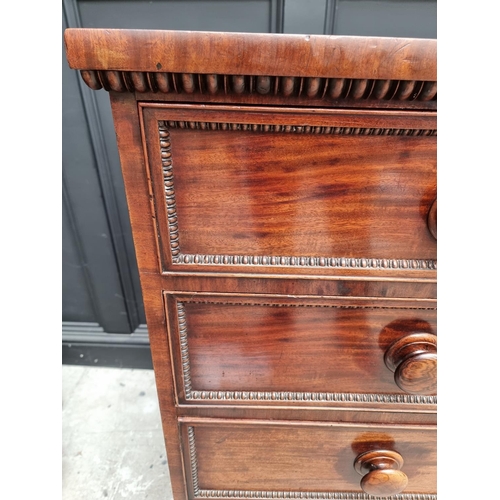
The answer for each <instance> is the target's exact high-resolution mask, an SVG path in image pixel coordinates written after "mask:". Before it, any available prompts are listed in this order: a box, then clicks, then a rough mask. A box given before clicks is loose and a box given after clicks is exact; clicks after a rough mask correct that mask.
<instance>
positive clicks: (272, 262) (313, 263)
mask: <svg viewBox="0 0 500 500" xmlns="http://www.w3.org/2000/svg"><path fill="white" fill-rule="evenodd" d="M169 128H181V129H201V130H246V131H253V132H284V133H306V134H334V135H337V134H341V135H344V134H347V135H405V136H417V135H427V136H435V135H436V130H419V129H381V128H378V129H374V128H370V129H366V128H353V127H314V126H304V127H297V126H291V125H259V124H252V125H249V124H242V123H214V122H184V121H159V122H158V133H159V136H160V156H161V162H162V171H163V184H164V191H165V202H166V204H167V219H168V229H169V237H170V254H171V258H172V264H173V265H182V264H185V265H215V266H221V267H223V266H227V265H229V266H231V265H238V266H253V267H268V266H277V267H287V268H289V267H303V268H318V269H321V268H332V269H338V268H341V269H365V270H417V271H418V270H425V271H427V270H436V269H437V261H435V260H432V259H389V258H388V259H380V258H377V259H374V258H369V257H362V258H351V257H308V256H302V257H290V256H272V255H271V256H267V255H264V256H262V255H261V256H257V255H211V254H209V255H205V254H183V253H182V252H181V249H180V244H179V225H178V220H177V208H176V203H175V188H174V175H173V167H172V151H171V147H172V145H171V141H170V133H169ZM386 132H387V133H386Z"/></svg>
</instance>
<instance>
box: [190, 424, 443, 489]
mask: <svg viewBox="0 0 500 500" xmlns="http://www.w3.org/2000/svg"><path fill="white" fill-rule="evenodd" d="M184 425H186V427H184V432H185V439H184V443H185V444H184V446H185V453H184V456H185V457H186V461H187V462H188V466H187V467H186V468H187V469H188V470H189V471H190V473H191V475H192V480H193V481H192V484H194V486H195V488H196V487H197V489H198V490H199V492H198V495H200V492H201V491H210V490H215V492H217V491H221V492H224V491H225V492H227V493H226V495H227V496H231V495H229V492H230V491H242V492H245V491H256V492H261V491H273V492H284V491H289V492H290V491H291V492H299V491H301V492H304V493H305V492H308V493H309V492H336V491H340V492H344V491H345V492H359V493H362V488H361V486H360V480H361V479H362V478H361V477H360V475H359V473H358V472H357V471H356V469H355V465H354V463H355V460H356V458H357V457H358V456H359V455H361V454H362V453H366V452H377V451H379V450H390V451H397V452H398V453H399V454H400V455H401V456H403V457H404V467H403V469H404V473H405V475H406V476H407V477H408V485H407V486H406V488H404V493H419V494H426V493H432V492H433V491H435V481H436V464H435V460H436V450H435V446H436V432H435V429H433V428H432V427H431V428H427V427H424V426H421V427H411V426H406V427H405V426H390V425H389V426H384V427H378V426H368V425H367V426H363V425H344V424H335V423H328V424H327V423H324V424H319V423H316V424H311V423H304V422H296V421H294V422H278V423H276V422H258V421H240V422H237V421H235V420H233V421H232V422H231V421H221V422H218V421H216V420H213V421H211V422H195V423H189V420H188V419H184V423H183V426H184ZM186 448H187V449H186ZM374 482H375V481H374ZM397 484H399V486H400V487H401V482H399V483H397ZM392 486H393V487H395V485H392ZM383 492H384V491H383V490H382V493H383ZM194 493H195V494H196V491H195V492H194ZM200 496H203V495H200ZM208 496H209V497H213V496H218V495H217V493H216V494H214V493H212V494H209V495H208ZM235 496H236V497H237V498H238V497H240V495H238V494H237V495H235ZM380 496H387V495H385V494H383V495H380Z"/></svg>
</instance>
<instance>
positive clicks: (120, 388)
mask: <svg viewBox="0 0 500 500" xmlns="http://www.w3.org/2000/svg"><path fill="white" fill-rule="evenodd" d="M62 378H63V391H62V396H63V402H62V403H63V416H62V421H63V429H62V443H63V453H62V459H63V460H62V478H63V484H62V493H63V495H62V498H63V500H97V499H101V498H105V499H107V500H118V499H122V498H129V499H134V500H141V499H146V498H147V499H149V500H171V499H172V498H173V497H172V490H171V486H170V478H169V472H168V465H167V457H166V454H165V445H164V442H163V433H162V430H161V421H160V413H159V409H158V401H157V394H156V386H155V381H154V374H153V371H152V370H127V369H119V368H100V367H88V366H72V365H63V368H62Z"/></svg>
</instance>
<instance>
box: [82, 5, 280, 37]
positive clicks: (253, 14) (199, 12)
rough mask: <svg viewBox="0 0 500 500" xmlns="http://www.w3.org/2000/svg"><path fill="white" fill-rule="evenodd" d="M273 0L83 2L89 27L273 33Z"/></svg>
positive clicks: (84, 17)
mask: <svg viewBox="0 0 500 500" xmlns="http://www.w3.org/2000/svg"><path fill="white" fill-rule="evenodd" d="M273 3H274V2H271V1H270V0H238V1H234V0H155V1H150V2H141V1H130V0H129V1H127V0H125V1H124V0H100V1H95V0H91V1H88V0H87V1H79V2H78V5H79V7H80V15H81V19H82V24H83V26H84V27H88V28H130V29H171V30H199V31H241V32H249V33H259V32H260V33H267V32H272V31H274V30H273V27H272V26H271V15H270V14H271V9H272V4H273Z"/></svg>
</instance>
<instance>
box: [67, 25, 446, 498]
mask: <svg viewBox="0 0 500 500" xmlns="http://www.w3.org/2000/svg"><path fill="white" fill-rule="evenodd" d="M65 40H66V45H67V55H68V60H69V63H70V66H71V67H72V68H75V69H79V70H81V75H82V77H83V79H84V80H85V82H86V83H87V85H89V86H90V87H91V88H92V89H95V90H99V89H101V88H104V89H105V90H107V91H109V93H110V98H111V104H112V109H113V115H114V120H115V128H116V133H117V140H118V147H119V152H120V159H121V165H122V170H123V176H124V180H125V186H126V194H127V200H128V205H129V211H130V219H131V223H132V229H133V235H134V243H135V248H136V254H137V260H138V264H139V270H140V277H141V285H142V288H143V294H144V301H145V309H146V316H147V322H148V328H149V332H150V341H151V349H152V355H153V362H154V368H155V374H156V381H157V387H158V395H159V400H160V409H161V415H162V421H163V426H164V434H165V441H166V449H167V453H168V462H169V466H170V473H171V481H172V489H173V494H174V497H175V499H176V500H182V499H196V498H207V499H216V498H222V497H224V498H226V497H230V498H234V499H243V498H253V499H264V498H307V499H344V500H349V499H351V500H354V499H365V498H366V499H368V498H374V497H388V496H389V497H390V496H393V497H394V498H398V499H407V500H410V499H413V500H417V499H418V500H431V499H434V498H435V495H436V402H437V401H436V362H437V354H436V339H437V337H436V335H437V332H436V238H437V224H436V222H437V201H436V197H437V191H436V109H437V106H436V43H435V41H434V40H415V39H413V40H412V39H391V38H364V37H326V36H325V37H323V36H301V35H300V36H299V35H296V36H295V35H294V36H289V35H249V34H228V33H195V32H168V31H126V30H124V31H121V30H90V29H87V30H68V31H66V34H65Z"/></svg>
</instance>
